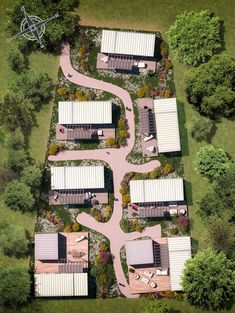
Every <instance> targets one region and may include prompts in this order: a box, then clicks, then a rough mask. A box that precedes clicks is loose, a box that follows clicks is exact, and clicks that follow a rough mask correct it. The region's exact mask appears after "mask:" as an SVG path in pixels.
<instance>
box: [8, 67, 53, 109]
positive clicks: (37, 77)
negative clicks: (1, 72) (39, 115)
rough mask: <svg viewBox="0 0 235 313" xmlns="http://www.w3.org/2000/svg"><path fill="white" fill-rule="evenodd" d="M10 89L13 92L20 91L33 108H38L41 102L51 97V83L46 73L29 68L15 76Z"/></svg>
mask: <svg viewBox="0 0 235 313" xmlns="http://www.w3.org/2000/svg"><path fill="white" fill-rule="evenodd" d="M11 90H12V91H13V92H15V93H18V92H21V93H22V94H23V95H24V97H25V98H28V99H29V100H30V101H31V102H32V104H33V105H34V108H35V109H36V110H39V109H40V108H41V106H42V103H43V102H44V103H45V102H47V101H48V100H49V99H50V98H51V94H52V90H53V83H52V79H51V78H50V77H49V76H48V74H46V73H41V72H38V71H36V70H30V71H27V72H24V73H22V74H20V75H18V76H17V77H16V78H15V80H14V81H13V82H12V84H11Z"/></svg>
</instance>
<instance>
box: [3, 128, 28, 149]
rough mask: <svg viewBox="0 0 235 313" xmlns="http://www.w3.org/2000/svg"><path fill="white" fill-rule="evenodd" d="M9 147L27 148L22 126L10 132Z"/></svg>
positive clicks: (8, 137)
mask: <svg viewBox="0 0 235 313" xmlns="http://www.w3.org/2000/svg"><path fill="white" fill-rule="evenodd" d="M7 148H8V149H13V150H20V149H24V148H25V138H24V134H23V133H22V131H21V130H20V128H17V129H15V130H14V131H12V132H10V133H9V134H8V136H7Z"/></svg>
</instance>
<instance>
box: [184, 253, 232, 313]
mask: <svg viewBox="0 0 235 313" xmlns="http://www.w3.org/2000/svg"><path fill="white" fill-rule="evenodd" d="M182 287H183V291H184V292H185V298H186V299H187V300H188V302H189V303H190V304H192V305H195V306H196V307H200V308H202V309H204V310H213V311H214V310H218V309H222V308H224V307H226V306H227V305H229V304H230V302H231V300H232V299H233V296H234V292H235V271H234V265H233V262H232V261H230V260H229V259H227V258H226V256H225V254H224V253H222V252H220V253H218V254H217V253H216V252H214V251H212V250H204V251H201V252H198V253H197V254H196V256H195V257H194V258H193V259H191V260H188V261H186V265H185V268H184V271H183V277H182Z"/></svg>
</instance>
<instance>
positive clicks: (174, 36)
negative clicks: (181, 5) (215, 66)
mask: <svg viewBox="0 0 235 313" xmlns="http://www.w3.org/2000/svg"><path fill="white" fill-rule="evenodd" d="M167 36H168V38H169V46H170V48H172V49H173V50H174V51H175V54H176V58H177V59H178V61H179V62H181V63H184V64H188V65H194V66H195V65H198V64H200V63H202V62H206V60H207V59H208V58H210V57H211V56H212V55H213V54H214V53H216V52H217V51H218V50H219V49H221V43H222V38H221V21H220V19H219V18H218V17H215V16H213V15H212V14H211V13H210V12H209V11H208V10H204V11H201V12H193V11H191V12H184V13H182V14H180V15H178V16H177V17H176V21H175V23H174V24H173V25H171V26H170V28H169V30H168V32H167Z"/></svg>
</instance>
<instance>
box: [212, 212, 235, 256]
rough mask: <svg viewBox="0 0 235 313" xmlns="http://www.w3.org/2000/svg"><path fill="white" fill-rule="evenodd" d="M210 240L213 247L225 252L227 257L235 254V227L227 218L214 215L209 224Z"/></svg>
mask: <svg viewBox="0 0 235 313" xmlns="http://www.w3.org/2000/svg"><path fill="white" fill-rule="evenodd" d="M207 229H208V242H209V244H210V246H211V248H212V249H214V250H215V251H218V252H224V253H225V254H226V256H227V257H230V258H232V257H233V256H235V252H234V251H235V232H234V227H233V225H232V224H231V223H229V222H228V221H226V219H224V218H221V217H218V216H213V217H211V218H210V219H209V223H208V225H207Z"/></svg>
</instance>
